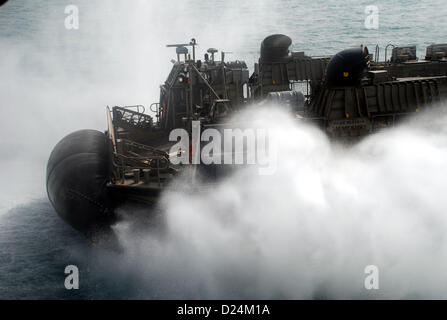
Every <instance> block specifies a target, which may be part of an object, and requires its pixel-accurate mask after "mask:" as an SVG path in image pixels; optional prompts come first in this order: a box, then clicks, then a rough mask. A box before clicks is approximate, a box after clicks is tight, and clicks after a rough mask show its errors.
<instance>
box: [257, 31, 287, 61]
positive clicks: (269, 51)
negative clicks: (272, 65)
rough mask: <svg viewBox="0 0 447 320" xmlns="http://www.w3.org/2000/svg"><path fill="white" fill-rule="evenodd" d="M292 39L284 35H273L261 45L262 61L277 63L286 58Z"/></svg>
mask: <svg viewBox="0 0 447 320" xmlns="http://www.w3.org/2000/svg"><path fill="white" fill-rule="evenodd" d="M291 44H292V39H290V37H288V36H286V35H283V34H273V35H270V36H268V37H267V38H265V39H264V41H262V43H261V60H262V61H263V62H277V61H281V60H282V59H284V58H286V57H287V56H288V54H289V47H290V45H291Z"/></svg>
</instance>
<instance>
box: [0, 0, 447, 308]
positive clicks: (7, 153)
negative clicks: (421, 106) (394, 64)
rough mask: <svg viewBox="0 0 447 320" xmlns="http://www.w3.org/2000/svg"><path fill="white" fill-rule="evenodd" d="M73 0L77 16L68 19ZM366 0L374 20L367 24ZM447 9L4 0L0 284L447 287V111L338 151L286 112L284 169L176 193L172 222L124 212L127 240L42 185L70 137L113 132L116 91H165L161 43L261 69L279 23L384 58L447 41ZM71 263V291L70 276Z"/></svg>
mask: <svg viewBox="0 0 447 320" xmlns="http://www.w3.org/2000/svg"><path fill="white" fill-rule="evenodd" d="M69 4H70V5H71V4H74V5H77V6H78V8H79V19H80V25H79V30H67V29H66V28H65V26H64V20H65V18H66V14H65V13H64V10H65V7H66V6H67V5H69ZM368 5H376V6H377V7H378V8H379V29H378V30H368V29H366V28H365V25H364V22H365V18H366V14H365V7H366V6H368ZM446 16H447V7H446V6H445V3H444V1H441V0H429V1H418V2H416V1H410V0H387V1H374V0H373V1H370V0H368V1H363V0H361V1H353V0H343V1H335V0H326V1H320V0H316V1H315V0H314V1H291V0H281V1H272V0H259V1H233V0H229V1H228V0H226V1H223V0H222V1H220V0H219V1H212V2H211V1H208V2H206V1H205V2H204V1H198V0H189V1H177V0H173V1H158V0H156V1H153V0H146V1H144V0H140V1H136V0H135V1H124V0H120V1H118V0H108V1H99V0H94V1H87V0H73V1H70V2H69V3H68V2H66V1H62V0H49V1H45V2H38V1H32V0H10V1H9V2H8V3H6V4H5V5H4V6H2V7H0V53H1V56H0V57H1V59H0V111H1V114H0V137H1V139H0V150H2V153H1V155H2V156H1V158H0V177H1V178H2V184H1V185H0V298H1V299H29V298H38V299H39V298H41V299H47V298H62V299H78V298H82V299H111V298H112V299H114V298H123V299H129V298H138V299H151V298H216V297H217V298H221V297H223V298H266V297H267V298H353V297H354V298H357V297H361V298H380V297H382V298H383V297H385V298H389V297H391V298H407V297H411V298H426V297H444V298H445V297H447V293H446V292H445V291H444V290H443V288H444V287H445V284H447V277H446V276H445V275H444V274H443V273H444V272H443V270H445V266H446V265H447V257H446V254H445V252H447V251H446V250H445V249H447V248H446V245H445V244H444V242H445V239H444V238H445V236H444V234H445V230H446V229H445V228H446V227H447V224H446V221H445V220H446V219H445V218H444V215H443V213H445V209H446V208H447V203H445V201H446V200H445V199H444V198H445V197H443V194H442V192H441V190H445V188H446V187H447V186H446V184H447V183H446V180H447V179H445V178H447V175H446V172H445V169H444V167H443V164H444V163H445V162H443V160H445V159H447V157H446V152H447V149H446V146H447V143H446V140H447V139H446V137H447V135H446V134H445V129H443V127H442V123H443V122H442V121H441V120H442V119H445V118H444V117H437V116H434V118H437V121H438V122H437V124H438V125H439V126H435V127H433V126H432V125H430V126H428V128H427V127H422V128H419V127H418V128H417V129H414V130H413V127H412V126H409V125H407V127H405V126H404V128H403V129H402V130H399V129H396V130H395V131H393V132H391V133H390V134H389V136H382V135H379V136H377V137H374V138H371V139H369V140H367V141H366V142H365V143H362V144H361V145H360V146H358V147H356V148H354V149H349V150H344V149H342V150H338V149H337V148H335V147H333V146H330V145H329V144H328V143H327V141H326V140H325V138H324V137H322V136H321V135H320V134H319V133H317V132H314V131H313V130H312V129H308V128H305V129H303V130H298V131H295V129H293V128H292V126H289V124H288V120H287V119H283V118H281V117H282V116H278V119H281V124H282V125H283V126H284V127H285V128H287V129H288V130H289V131H288V134H289V136H288V137H289V138H290V132H292V133H293V134H294V135H293V136H292V139H289V140H290V141H291V142H290V143H291V145H287V146H285V147H287V150H292V151H291V152H290V154H289V155H287V156H286V157H284V158H285V160H284V163H283V167H282V168H284V169H283V170H280V171H279V174H278V176H277V177H276V178H275V179H273V180H264V181H260V180H258V179H251V178H250V177H244V176H242V177H233V178H232V180H231V181H230V182H228V181H227V182H225V183H223V184H222V185H220V186H218V188H217V191H218V192H220V194H221V196H218V197H217V196H216V195H215V193H213V192H214V191H216V190H213V192H211V191H210V192H209V193H207V194H206V195H200V196H197V195H196V196H193V197H189V196H186V195H185V194H182V193H180V194H178V193H175V192H173V193H168V194H167V195H166V196H165V198H164V200H163V201H164V202H163V204H164V205H163V209H164V210H165V211H166V216H167V222H168V229H169V232H168V236H167V237H158V236H152V235H151V234H143V235H141V234H139V235H138V236H135V235H134V234H133V233H132V232H130V231H129V230H130V228H131V226H132V222H126V223H124V224H120V225H118V226H116V231H117V234H118V235H119V238H120V240H121V241H122V245H123V247H124V252H120V253H117V252H111V251H108V250H106V249H104V248H101V247H98V246H94V245H92V244H91V243H90V242H88V241H87V240H85V239H84V238H83V237H82V236H81V235H79V234H78V233H77V232H75V231H74V230H73V229H71V228H70V227H69V226H67V225H66V224H64V223H63V222H62V221H61V220H60V219H59V218H58V217H57V215H56V213H55V212H54V210H53V209H52V207H51V205H50V204H49V202H48V200H47V198H46V191H45V166H46V161H47V159H48V156H49V154H50V152H51V150H52V148H53V146H54V145H55V144H56V143H57V142H58V141H59V140H60V139H61V138H62V137H64V136H65V135H66V134H68V133H70V132H72V131H75V130H78V129H83V128H92V129H98V130H104V129H105V126H106V117H105V107H106V106H107V105H110V106H113V105H134V104H144V105H149V104H150V103H152V102H154V101H157V99H158V88H159V87H158V86H159V84H160V83H162V82H163V81H164V80H165V77H166V76H167V74H168V72H169V70H170V66H171V63H170V59H172V58H174V57H175V55H174V52H173V51H172V50H171V49H168V48H166V47H165V45H166V44H169V43H180V42H184V41H189V39H191V38H192V37H194V38H196V39H197V41H198V43H199V47H198V50H199V52H201V53H202V54H203V52H205V51H206V49H207V48H208V47H215V48H219V49H220V50H224V51H226V52H231V54H230V53H229V54H227V57H228V59H233V58H234V59H239V60H245V61H246V62H247V63H248V65H249V66H250V68H252V66H253V63H254V62H255V61H256V59H257V57H258V54H259V46H260V43H261V41H262V39H263V38H264V37H266V36H267V35H269V34H273V33H284V34H287V35H289V36H290V37H291V38H292V40H293V45H292V49H293V50H299V51H305V52H306V53H307V54H309V55H328V54H334V53H336V52H337V51H339V50H342V49H344V48H347V47H353V46H359V45H360V44H364V45H367V46H369V48H370V51H371V52H372V51H373V50H374V47H375V45H376V44H379V45H380V47H381V49H382V51H381V56H382V57H383V55H384V51H383V50H384V48H385V46H386V45H387V44H389V43H392V44H395V45H417V46H418V55H419V56H420V57H423V56H424V53H425V51H424V50H425V47H426V46H427V45H430V44H433V43H445V42H447V34H446V30H447V19H445V17H446ZM269 117H270V116H265V118H269ZM440 121H441V122H440ZM273 122H275V121H273ZM434 128H435V129H436V130H435V129H434ZM283 133H284V132H283ZM284 134H285V133H284ZM292 142H293V143H292ZM309 160H310V161H309ZM300 161H302V162H300ZM298 162H300V165H297V163H298ZM301 164H303V165H301ZM353 168H354V169H353ZM286 169H287V170H286ZM421 172H423V173H424V174H421ZM378 177H381V179H379V178H378ZM259 186H266V187H265V188H264V187H261V188H260V187H259ZM268 186H270V188H269V187H268ZM272 186H274V187H272ZM247 190H248V191H247ZM291 190H292V191H293V192H291ZM217 191H216V192H217ZM260 213H262V214H263V215H262V216H260V215H259V214H260ZM123 214H124V215H126V213H125V212H123ZM361 248H363V249H361ZM71 264H74V265H76V266H78V267H79V270H80V275H81V277H80V281H81V282H80V289H79V290H76V291H68V290H65V288H64V279H65V275H64V268H65V266H67V265H71ZM367 264H378V266H379V267H381V266H383V268H384V272H383V277H384V281H383V284H382V289H381V290H379V291H377V292H366V291H365V290H364V288H363V287H362V286H363V279H364V273H363V268H364V266H365V265H367ZM285 275H287V276H285ZM409 279H412V280H409Z"/></svg>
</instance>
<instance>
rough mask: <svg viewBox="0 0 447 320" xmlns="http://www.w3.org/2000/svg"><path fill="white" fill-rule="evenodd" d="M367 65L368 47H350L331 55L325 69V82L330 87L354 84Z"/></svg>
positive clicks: (357, 82)
mask: <svg viewBox="0 0 447 320" xmlns="http://www.w3.org/2000/svg"><path fill="white" fill-rule="evenodd" d="M367 66H368V49H367V48H366V47H365V48H361V47H359V48H352V49H346V50H343V51H340V52H339V53H337V54H336V55H335V56H333V57H332V59H331V61H329V64H328V66H327V70H326V83H327V85H328V86H330V87H344V86H356V85H358V84H359V83H360V80H361V78H362V76H363V72H364V71H365V69H366V67H367Z"/></svg>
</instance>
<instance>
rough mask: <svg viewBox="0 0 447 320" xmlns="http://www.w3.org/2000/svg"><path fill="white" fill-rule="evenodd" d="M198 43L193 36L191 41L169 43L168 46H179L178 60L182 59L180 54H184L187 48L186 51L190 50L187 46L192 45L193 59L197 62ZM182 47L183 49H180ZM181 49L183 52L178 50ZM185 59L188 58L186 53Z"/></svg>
mask: <svg viewBox="0 0 447 320" xmlns="http://www.w3.org/2000/svg"><path fill="white" fill-rule="evenodd" d="M197 45H198V44H197V41H196V39H194V38H192V39H191V41H190V42H189V43H178V44H168V45H167V46H166V47H167V48H177V60H178V61H180V54H184V52H185V49H186V51H188V49H187V48H186V47H192V60H193V61H194V62H195V61H196V46H197ZM180 48H182V49H180ZM183 48H184V49H183ZM179 50H180V51H182V52H181V53H179V52H178V51H179ZM186 54H188V52H186ZM185 60H186V55H185Z"/></svg>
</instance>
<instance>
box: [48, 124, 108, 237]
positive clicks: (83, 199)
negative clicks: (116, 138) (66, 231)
mask: <svg viewBox="0 0 447 320" xmlns="http://www.w3.org/2000/svg"><path fill="white" fill-rule="evenodd" d="M110 170H111V150H110V143H109V139H108V137H107V136H106V135H105V134H104V133H102V132H99V131H95V130H81V131H77V132H74V133H72V134H70V135H68V136H66V137H65V138H64V139H62V140H61V141H60V142H59V143H58V144H57V145H56V147H55V148H54V150H53V152H52V153H51V155H50V158H49V160H48V165H47V193H48V198H49V199H50V202H51V203H52V205H53V207H54V209H55V210H56V212H57V213H58V214H59V216H60V217H61V218H62V219H63V220H65V221H66V222H67V223H68V224H70V225H71V226H72V227H73V228H75V229H77V230H79V231H82V232H84V233H89V232H90V231H92V230H93V229H94V228H97V227H99V226H101V225H103V224H107V223H108V222H109V221H110V220H111V219H112V218H113V217H112V210H109V205H108V202H109V201H108V195H107V188H106V184H107V182H108V180H109V177H110Z"/></svg>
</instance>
